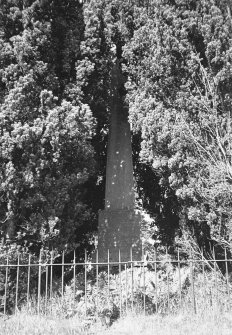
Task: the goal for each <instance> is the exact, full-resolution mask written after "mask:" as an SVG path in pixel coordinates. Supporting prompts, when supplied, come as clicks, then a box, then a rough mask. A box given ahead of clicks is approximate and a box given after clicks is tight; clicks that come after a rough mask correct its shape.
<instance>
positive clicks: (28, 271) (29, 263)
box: [27, 254, 31, 309]
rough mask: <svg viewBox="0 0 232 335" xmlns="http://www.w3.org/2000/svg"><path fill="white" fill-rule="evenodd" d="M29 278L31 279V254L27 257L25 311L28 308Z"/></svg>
mask: <svg viewBox="0 0 232 335" xmlns="http://www.w3.org/2000/svg"><path fill="white" fill-rule="evenodd" d="M30 277H31V254H29V256H28V269H27V309H28V308H29V296H30Z"/></svg>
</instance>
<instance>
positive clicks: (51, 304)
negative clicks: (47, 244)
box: [50, 249, 53, 314]
mask: <svg viewBox="0 0 232 335" xmlns="http://www.w3.org/2000/svg"><path fill="white" fill-rule="evenodd" d="M50 264H51V275H50V306H51V314H52V306H53V303H52V296H53V293H52V290H53V287H52V281H53V278H52V277H53V265H52V264H53V249H52V251H51V260H50Z"/></svg>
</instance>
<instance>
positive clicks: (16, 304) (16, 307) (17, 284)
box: [15, 253, 19, 313]
mask: <svg viewBox="0 0 232 335" xmlns="http://www.w3.org/2000/svg"><path fill="white" fill-rule="evenodd" d="M18 291H19V253H18V262H17V274H16V297H15V313H16V312H17V309H18Z"/></svg>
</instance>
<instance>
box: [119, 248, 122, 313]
mask: <svg viewBox="0 0 232 335" xmlns="http://www.w3.org/2000/svg"><path fill="white" fill-rule="evenodd" d="M118 265H119V298H120V309H119V315H120V317H121V316H122V278H121V253H120V249H119V250H118Z"/></svg>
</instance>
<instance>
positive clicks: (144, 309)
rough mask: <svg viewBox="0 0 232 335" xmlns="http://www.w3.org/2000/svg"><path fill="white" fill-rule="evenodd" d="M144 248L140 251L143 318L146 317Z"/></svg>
mask: <svg viewBox="0 0 232 335" xmlns="http://www.w3.org/2000/svg"><path fill="white" fill-rule="evenodd" d="M144 257H145V256H144V246H143V249H142V261H143V313H144V316H145V315H146V285H145V283H146V278H145V269H144V262H145V259H144Z"/></svg>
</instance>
